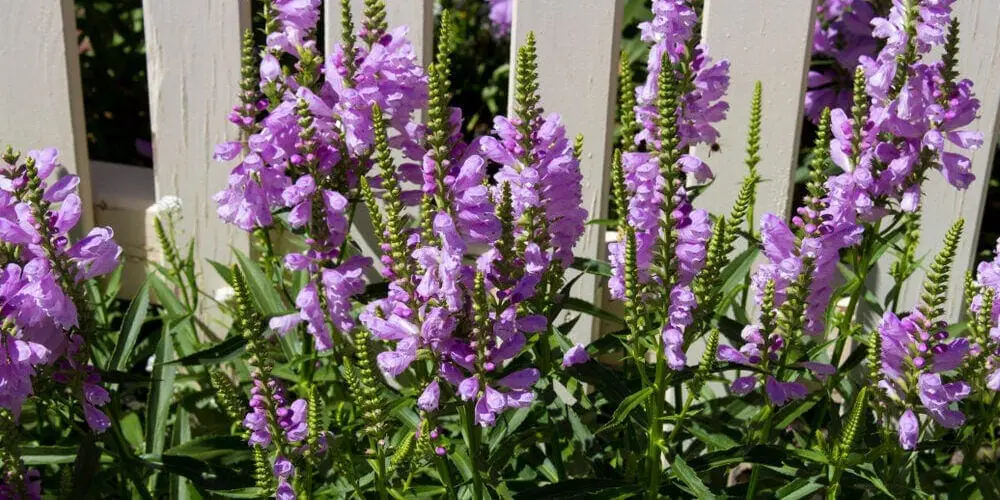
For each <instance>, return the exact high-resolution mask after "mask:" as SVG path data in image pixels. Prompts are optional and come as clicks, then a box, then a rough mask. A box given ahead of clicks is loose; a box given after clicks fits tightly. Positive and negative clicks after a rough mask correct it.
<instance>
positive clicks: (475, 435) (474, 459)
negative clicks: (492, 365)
mask: <svg viewBox="0 0 1000 500" xmlns="http://www.w3.org/2000/svg"><path fill="white" fill-rule="evenodd" d="M475 404H476V403H475V402H474V401H471V402H469V404H467V405H466V406H465V411H464V412H463V413H462V417H463V418H462V420H463V421H464V422H463V423H464V424H465V429H464V430H465V446H466V448H468V449H469V462H471V463H472V493H473V498H475V499H477V500H479V499H483V498H486V497H485V496H484V491H485V488H484V486H483V475H482V474H481V472H480V467H479V465H480V464H479V446H480V444H479V443H480V441H481V440H482V429H480V428H479V426H477V425H476V419H475V418H474V415H475Z"/></svg>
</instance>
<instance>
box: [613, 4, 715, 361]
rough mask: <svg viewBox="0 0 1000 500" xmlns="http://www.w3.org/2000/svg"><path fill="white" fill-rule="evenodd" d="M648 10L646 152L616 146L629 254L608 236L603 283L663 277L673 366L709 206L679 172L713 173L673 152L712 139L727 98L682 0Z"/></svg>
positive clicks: (640, 109) (641, 101)
mask: <svg viewBox="0 0 1000 500" xmlns="http://www.w3.org/2000/svg"><path fill="white" fill-rule="evenodd" d="M653 13H654V17H653V20H652V21H649V22H645V23H642V24H641V25H640V30H641V31H642V39H643V40H644V41H647V42H651V43H652V47H651V48H650V53H649V61H648V64H647V69H648V70H649V75H648V77H647V80H646V82H645V84H644V85H642V86H640V87H639V88H637V89H636V90H635V95H636V106H635V110H634V111H635V116H636V119H637V120H638V121H639V123H640V124H641V128H640V129H639V131H638V133H637V134H636V136H635V138H634V141H635V144H636V145H643V146H644V147H645V148H646V149H647V152H637V151H635V152H626V153H624V154H622V159H621V162H622V171H623V176H622V179H621V180H620V181H619V182H620V183H622V184H623V185H622V186H618V187H617V188H616V189H619V190H620V191H621V192H622V193H627V195H626V196H625V197H626V198H627V199H628V207H627V213H625V214H624V219H623V222H622V224H621V227H620V230H621V231H626V228H628V229H627V231H628V233H629V235H631V236H634V239H635V245H634V249H633V250H634V256H631V255H629V252H628V250H627V248H626V246H627V245H626V242H625V238H624V236H625V235H624V234H620V236H622V237H621V238H619V241H617V242H613V243H611V244H609V245H608V253H609V255H610V260H611V264H612V268H613V275H612V278H611V280H610V283H609V288H610V291H611V296H612V297H613V298H615V299H617V300H624V299H626V298H627V297H626V296H627V295H628V294H629V290H628V289H629V288H632V289H637V288H639V287H642V288H643V289H644V290H646V291H649V290H650V288H649V287H648V285H654V284H655V285H656V286H657V287H659V286H665V287H667V290H669V291H668V293H667V294H666V296H665V297H662V300H664V301H665V302H666V303H667V304H668V307H667V308H666V310H665V311H664V314H663V316H664V318H665V321H664V324H663V331H662V337H663V339H662V340H663V347H664V351H665V353H666V356H667V363H668V364H669V366H670V367H671V368H672V369H674V370H680V369H682V368H684V366H685V364H686V362H687V358H686V355H685V352H684V346H685V338H684V331H685V328H686V327H687V326H688V325H690V324H691V323H692V321H693V312H694V310H695V308H696V307H697V301H696V299H695V294H694V292H693V291H692V289H691V286H690V285H691V282H692V280H693V279H694V276H695V274H697V273H698V271H700V270H701V268H702V267H703V266H704V264H705V258H706V248H705V245H706V243H707V242H708V239H709V237H710V236H711V223H710V221H709V216H708V213H707V212H706V211H704V210H695V209H694V208H693V207H692V205H691V202H690V198H689V196H688V192H687V187H686V182H685V177H686V175H687V174H690V175H691V176H693V177H694V179H695V180H696V181H698V182H705V181H706V180H708V179H710V178H711V177H712V172H711V170H710V169H709V168H708V166H707V165H706V164H705V163H704V162H703V161H702V160H701V159H699V158H697V157H696V156H694V155H690V154H683V153H682V152H683V151H684V150H685V149H686V148H687V147H689V146H693V145H695V144H712V143H714V142H715V141H716V140H717V138H718V135H719V134H718V131H717V130H716V129H715V128H714V126H713V124H714V123H716V122H718V121H721V120H722V119H724V118H725V114H726V110H728V107H729V106H728V104H727V103H726V102H725V101H722V97H723V96H724V95H725V92H726V90H727V89H728V86H729V63H728V62H727V61H720V62H717V63H712V61H711V59H710V58H709V57H708V55H707V50H706V48H705V47H704V46H695V45H694V33H693V29H694V25H695V23H696V22H697V14H696V13H695V11H694V9H693V8H692V7H691V6H690V5H689V4H688V2H686V1H685V0H661V1H655V2H653ZM622 208H624V207H622ZM633 258H634V263H635V271H636V275H637V276H636V277H637V281H636V282H635V283H627V282H628V281H629V280H628V279H627V275H628V270H627V269H626V268H627V267H628V261H630V260H631V259H633ZM633 291H634V290H633ZM640 295H642V294H640Z"/></svg>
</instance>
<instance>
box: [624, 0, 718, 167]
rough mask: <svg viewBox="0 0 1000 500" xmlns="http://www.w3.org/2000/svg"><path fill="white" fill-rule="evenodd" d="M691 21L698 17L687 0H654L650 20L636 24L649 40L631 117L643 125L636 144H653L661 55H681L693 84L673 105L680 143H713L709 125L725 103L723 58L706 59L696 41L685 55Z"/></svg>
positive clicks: (673, 58)
mask: <svg viewBox="0 0 1000 500" xmlns="http://www.w3.org/2000/svg"><path fill="white" fill-rule="evenodd" d="M697 21H698V16H697V14H696V13H695V11H694V9H693V8H692V7H691V6H690V5H689V3H688V2H687V0H654V2H653V20H652V21H648V22H644V23H640V24H639V30H640V31H641V38H642V40H643V41H644V42H649V43H652V46H651V47H650V50H649V59H648V63H647V65H646V69H647V71H648V76H647V77H646V82H645V84H643V85H642V86H641V87H639V88H637V89H636V91H635V93H636V101H637V105H636V117H637V118H638V120H639V122H640V123H641V124H642V125H643V130H642V132H641V133H640V134H639V135H638V136H637V137H636V141H637V143H638V141H645V142H647V143H652V144H654V145H656V147H659V146H658V143H659V135H658V132H657V128H656V116H657V110H656V96H657V83H656V82H657V78H658V77H659V74H660V71H661V67H660V66H661V65H662V61H663V56H664V55H665V54H666V55H668V56H669V59H670V62H671V63H672V64H677V63H679V62H681V61H682V59H684V57H685V56H686V55H687V56H688V57H689V58H690V60H691V70H692V72H693V74H694V78H693V81H692V83H693V85H692V87H693V88H691V89H690V90H689V91H688V92H687V93H686V94H684V95H683V96H681V106H680V109H679V110H678V116H677V118H678V129H679V131H680V138H681V146H682V147H683V146H687V145H692V146H693V145H696V144H699V143H702V144H714V143H715V142H716V141H717V140H718V138H719V132H718V131H717V130H716V129H715V127H714V124H715V123H718V122H720V121H722V120H723V119H725V117H726V111H728V110H729V104H727V103H726V102H725V101H722V97H723V96H724V95H725V93H726V90H727V89H728V88H729V62H728V61H719V62H716V63H712V60H711V58H710V57H708V55H707V49H706V47H704V46H698V47H696V48H695V50H694V53H693V54H687V51H688V43H689V41H690V39H691V37H692V36H693V34H694V26H695V24H696V23H697Z"/></svg>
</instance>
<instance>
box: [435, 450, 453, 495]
mask: <svg viewBox="0 0 1000 500" xmlns="http://www.w3.org/2000/svg"><path fill="white" fill-rule="evenodd" d="M434 462H435V463H436V465H437V469H438V475H439V476H441V481H442V483H443V484H442V486H444V488H445V490H446V491H447V492H448V498H450V499H451V500H458V492H457V491H456V490H455V481H454V480H453V479H452V478H451V468H450V467H448V462H446V461H445V459H444V458H443V457H439V456H437V455H435V456H434Z"/></svg>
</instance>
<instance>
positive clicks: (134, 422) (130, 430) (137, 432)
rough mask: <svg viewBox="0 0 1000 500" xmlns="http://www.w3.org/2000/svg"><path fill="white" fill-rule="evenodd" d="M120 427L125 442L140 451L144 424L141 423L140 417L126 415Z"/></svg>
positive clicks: (132, 414)
mask: <svg viewBox="0 0 1000 500" xmlns="http://www.w3.org/2000/svg"><path fill="white" fill-rule="evenodd" d="M118 425H119V426H120V427H121V429H122V434H123V435H124V436H125V440H126V441H128V443H129V444H130V445H132V447H133V448H136V449H138V448H139V447H141V446H142V443H143V438H142V423H141V422H139V415H136V414H135V413H129V414H126V415H125V416H124V417H122V419H121V420H120V421H119V423H118Z"/></svg>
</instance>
